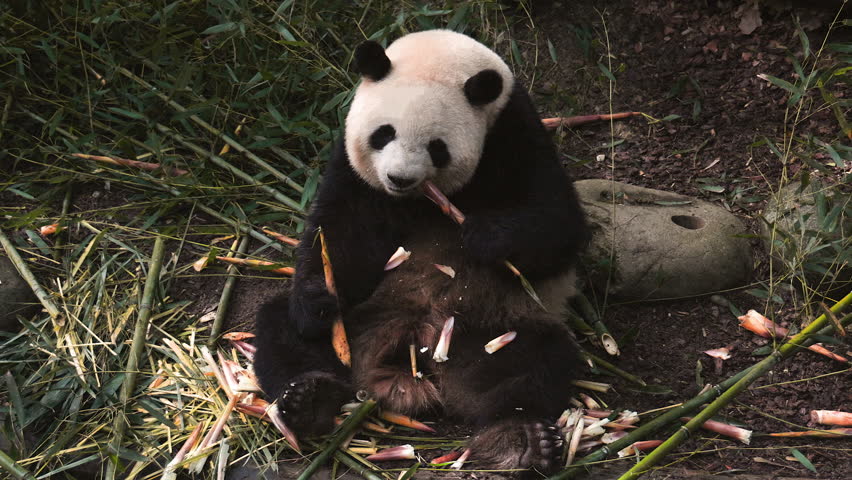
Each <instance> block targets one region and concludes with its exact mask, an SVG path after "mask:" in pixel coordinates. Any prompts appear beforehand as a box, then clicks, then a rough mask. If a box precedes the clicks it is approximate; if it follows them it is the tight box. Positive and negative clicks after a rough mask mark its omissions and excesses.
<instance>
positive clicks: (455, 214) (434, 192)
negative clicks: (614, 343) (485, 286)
mask: <svg viewBox="0 0 852 480" xmlns="http://www.w3.org/2000/svg"><path fill="white" fill-rule="evenodd" d="M421 188H422V189H423V194H424V195H426V197H427V198H428V199H429V200H432V201H433V202H434V203H435V205H438V207H440V208H441V211H442V212H444V215H446V216H448V217H450V218H452V219H453V221H454V222H456V223H457V224H459V225H461V224H463V223H464V220H465V216H464V214H463V213H462V212H461V210H459V209H458V208H456V206H455V205H453V203H452V202H450V199H449V198H447V196H446V195H444V192H442V191H441V190H440V189H439V188H438V187H437V186H435V184H434V183H432V182H430V181H429V180H426V181H424V182H423V184H422V187H421ZM503 264H504V265H506V268H508V269H509V271H510V272H512V273H513V274H514V275H515V276H516V277H518V279H519V280H520V281H521V285H522V286H523V287H524V290H526V292H527V294H528V295H529V296H530V297H532V299H533V300H534V301H535V303H537V304H539V306H540V307H541V308H543V309H544V310H547V307H545V306H544V303H542V302H541V298H539V296H538V294H537V293H536V292H535V289H534V288H533V286H532V284H531V283H530V282H529V281H528V280H527V279H526V277H524V276H523V274H521V271H520V270H518V269H517V267H515V266H514V265H512V262H510V261H508V260H504V261H503Z"/></svg>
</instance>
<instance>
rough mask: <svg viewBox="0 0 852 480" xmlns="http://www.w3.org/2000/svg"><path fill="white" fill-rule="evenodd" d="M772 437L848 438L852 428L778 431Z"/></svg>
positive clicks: (851, 433)
mask: <svg viewBox="0 0 852 480" xmlns="http://www.w3.org/2000/svg"><path fill="white" fill-rule="evenodd" d="M769 436H770V437H824V438H847V437H852V428H833V429H831V430H805V431H803V432H777V433H770V434H769Z"/></svg>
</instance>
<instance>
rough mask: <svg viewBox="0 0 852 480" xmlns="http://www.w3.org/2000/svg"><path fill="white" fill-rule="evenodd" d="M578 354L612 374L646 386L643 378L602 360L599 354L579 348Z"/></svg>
mask: <svg viewBox="0 0 852 480" xmlns="http://www.w3.org/2000/svg"><path fill="white" fill-rule="evenodd" d="M580 355H582V356H585V357H586V358H588V359H590V360H591V361H592V362H594V363H595V364H597V365H598V366H599V367H601V368H602V369H604V370H606V371H608V372H610V373H612V374H615V375H618V376H619V377H621V378H623V379H625V380H627V381H628V382H631V383H635V384H636V385H639V386H642V387H646V386H648V384H647V383H645V380H642V379H641V378H639V377H638V376H636V375H633V374H632V373H630V372H627V371H624V370H622V369H620V368H618V367H616V366H615V365H613V364H612V363H610V362H608V361H606V360H604V359H603V358H601V357H599V356H597V355H595V354H593V353H591V352H589V351H586V350H583V349H581V350H580Z"/></svg>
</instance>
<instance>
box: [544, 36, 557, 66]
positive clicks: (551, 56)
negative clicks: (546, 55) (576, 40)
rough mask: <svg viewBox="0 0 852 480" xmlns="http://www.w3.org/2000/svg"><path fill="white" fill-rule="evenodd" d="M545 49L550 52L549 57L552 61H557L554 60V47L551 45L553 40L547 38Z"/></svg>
mask: <svg viewBox="0 0 852 480" xmlns="http://www.w3.org/2000/svg"><path fill="white" fill-rule="evenodd" d="M547 51H548V52H550V59H551V60H553V63H559V61H557V60H556V47H554V46H553V42H551V41H550V39H547Z"/></svg>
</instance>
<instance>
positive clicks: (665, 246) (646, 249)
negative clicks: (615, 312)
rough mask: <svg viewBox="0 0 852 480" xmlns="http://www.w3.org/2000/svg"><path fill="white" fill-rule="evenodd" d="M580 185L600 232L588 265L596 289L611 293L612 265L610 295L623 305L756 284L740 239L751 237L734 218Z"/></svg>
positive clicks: (632, 189) (622, 187)
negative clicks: (624, 300)
mask: <svg viewBox="0 0 852 480" xmlns="http://www.w3.org/2000/svg"><path fill="white" fill-rule="evenodd" d="M574 185H575V187H576V188H577V192H578V193H579V196H580V200H581V202H582V204H583V208H584V210H585V211H586V214H587V215H588V218H589V223H590V224H591V227H592V232H593V237H592V241H591V245H590V248H589V250H588V252H587V254H586V256H585V258H584V261H583V263H584V266H585V267H586V269H587V274H588V275H589V278H590V279H591V281H592V284H593V286H594V287H595V288H596V289H599V290H601V291H603V289H605V288H607V278H608V276H609V275H608V273H609V267H610V265H612V266H614V270H613V273H612V278H611V279H610V280H609V287H608V288H609V294H610V295H614V296H616V297H618V298H621V299H632V300H635V299H640V300H645V299H648V300H650V299H663V298H675V297H685V296H695V295H703V294H708V293H712V292H717V291H720V290H724V289H728V288H734V287H739V286H742V285H744V284H746V283H747V282H748V280H749V277H750V275H751V271H752V257H751V247H750V245H749V242H748V241H747V240H746V239H744V238H740V237H736V236H735V235H737V234H742V233H745V231H746V230H745V228H744V227H743V225H742V223H740V221H739V220H738V219H737V218H736V217H734V216H733V215H732V214H731V213H730V212H728V211H727V210H724V209H722V208H720V207H717V206H715V205H712V204H710V203H708V202H705V201H702V200H698V199H696V198H692V197H688V196H684V195H679V194H676V193H669V192H663V191H660V190H653V189H649V188H642V187H636V186H633V185H628V184H626V183H620V182H614V183H613V182H610V181H609V180H582V181H578V182H575V183H574ZM613 188H614V189H615V190H614V191H615V202H614V203H615V205H614V208H615V216H614V221H613ZM613 241H614V255H613V256H612V257H611V255H610V251H611V245H613ZM611 258H612V260H613V261H611Z"/></svg>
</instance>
